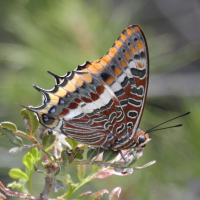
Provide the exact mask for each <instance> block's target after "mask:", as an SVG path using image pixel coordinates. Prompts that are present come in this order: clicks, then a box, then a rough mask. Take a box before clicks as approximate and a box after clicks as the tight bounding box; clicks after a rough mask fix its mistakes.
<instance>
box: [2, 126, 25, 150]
mask: <svg viewBox="0 0 200 200" xmlns="http://www.w3.org/2000/svg"><path fill="white" fill-rule="evenodd" d="M1 132H2V133H3V134H5V136H6V137H7V138H8V139H9V141H10V142H11V143H12V144H14V145H16V146H22V145H23V141H22V139H21V138H20V137H18V136H16V135H15V134H14V133H13V132H12V131H11V130H9V129H6V128H2V129H1Z"/></svg>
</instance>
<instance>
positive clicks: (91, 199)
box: [88, 189, 108, 200]
mask: <svg viewBox="0 0 200 200" xmlns="http://www.w3.org/2000/svg"><path fill="white" fill-rule="evenodd" d="M104 193H108V190H105V189H103V190H100V191H98V192H95V193H93V194H91V195H90V196H89V198H88V200H99V199H100V198H101V197H102V196H103V194H104Z"/></svg>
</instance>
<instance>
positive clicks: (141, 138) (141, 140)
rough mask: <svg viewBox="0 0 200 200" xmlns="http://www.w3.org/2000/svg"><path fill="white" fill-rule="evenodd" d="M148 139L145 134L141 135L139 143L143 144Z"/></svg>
mask: <svg viewBox="0 0 200 200" xmlns="http://www.w3.org/2000/svg"><path fill="white" fill-rule="evenodd" d="M145 141H146V138H145V137H144V136H143V135H140V136H139V137H138V143H139V144H142V143H144V142H145Z"/></svg>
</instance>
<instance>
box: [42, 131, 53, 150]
mask: <svg viewBox="0 0 200 200" xmlns="http://www.w3.org/2000/svg"><path fill="white" fill-rule="evenodd" d="M55 139H56V136H55V135H49V134H48V133H47V132H44V133H43V134H42V145H43V147H48V146H50V145H51V144H52V143H53V142H54V141H55Z"/></svg>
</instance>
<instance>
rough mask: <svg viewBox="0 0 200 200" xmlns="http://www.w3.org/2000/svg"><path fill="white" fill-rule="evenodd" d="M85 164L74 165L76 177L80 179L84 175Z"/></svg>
mask: <svg viewBox="0 0 200 200" xmlns="http://www.w3.org/2000/svg"><path fill="white" fill-rule="evenodd" d="M85 171H86V165H77V166H76V174H77V176H78V179H79V180H80V181H82V180H83V179H84V177H85Z"/></svg>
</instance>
